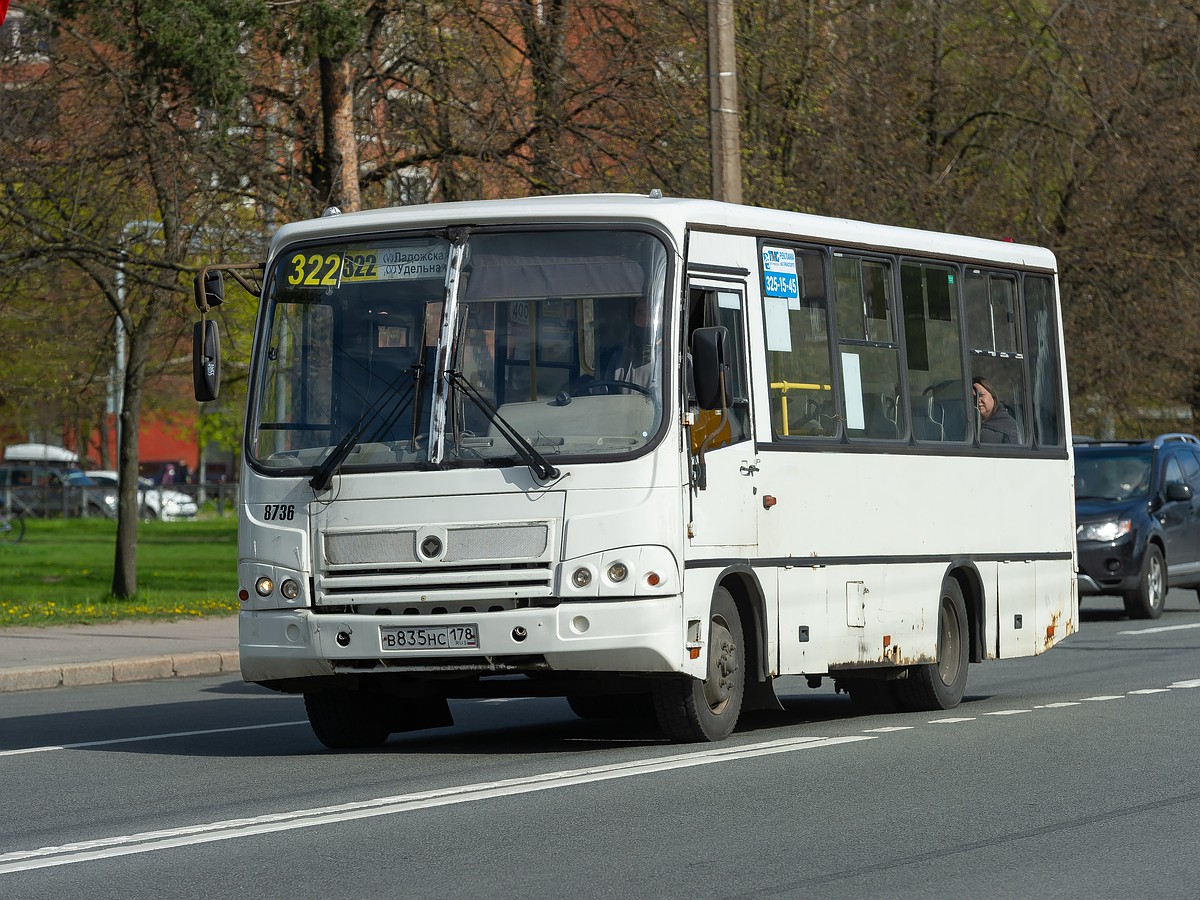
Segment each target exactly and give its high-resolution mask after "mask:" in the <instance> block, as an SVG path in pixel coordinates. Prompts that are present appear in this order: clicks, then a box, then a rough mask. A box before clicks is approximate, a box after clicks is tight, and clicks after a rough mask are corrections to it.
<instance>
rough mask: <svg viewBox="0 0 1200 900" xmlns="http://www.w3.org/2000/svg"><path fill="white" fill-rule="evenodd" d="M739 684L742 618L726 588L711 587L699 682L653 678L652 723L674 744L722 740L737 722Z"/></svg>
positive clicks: (741, 676) (742, 689)
mask: <svg viewBox="0 0 1200 900" xmlns="http://www.w3.org/2000/svg"><path fill="white" fill-rule="evenodd" d="M745 687H746V644H745V640H744V638H743V635H742V618H741V615H740V614H739V613H738V608H737V604H736V603H734V602H733V597H732V596H731V595H730V593H729V591H727V590H725V589H724V588H717V589H716V591H714V592H713V600H712V610H711V612H710V613H709V628H708V667H707V675H706V677H705V679H704V681H698V680H696V679H694V678H670V679H664V680H661V681H656V682H655V684H654V711H655V713H656V715H657V716H658V724H659V725H660V726H661V727H662V730H663V732H664V733H665V734H666V735H667V737H669V738H670V739H671V740H673V741H676V742H677V743H695V742H701V741H719V740H723V739H724V738H726V737H728V736H729V735H730V734H731V733H732V732H733V729H734V726H736V725H737V720H738V716H739V715H741V712H742V698H743V695H744V693H745Z"/></svg>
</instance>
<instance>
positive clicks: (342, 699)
mask: <svg viewBox="0 0 1200 900" xmlns="http://www.w3.org/2000/svg"><path fill="white" fill-rule="evenodd" d="M380 706H381V704H380V701H379V700H378V699H377V698H375V697H371V696H368V695H365V694H363V693H362V692H361V691H351V690H342V689H337V690H327V691H309V692H307V693H305V695H304V710H305V712H307V713H308V724H309V725H311V726H312V730H313V734H315V735H316V736H317V740H319V741H320V742H321V743H322V744H324V745H325V746H326V747H328V748H329V749H331V750H355V749H363V748H367V747H378V746H380V745H381V744H383V742H384V741H386V740H387V739H388V735H389V734H391V730H390V728H389V727H388V725H387V724H386V723H387V716H386V714H385V710H383V709H381V708H380Z"/></svg>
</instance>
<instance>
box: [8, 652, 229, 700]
mask: <svg viewBox="0 0 1200 900" xmlns="http://www.w3.org/2000/svg"><path fill="white" fill-rule="evenodd" d="M239 660H240V658H239V656H238V652H237V651H236V650H210V651H207V652H202V653H181V654H179V655H178V656H143V657H139V658H136V659H114V660H104V661H100V662H86V663H62V664H59V665H52V666H30V667H28V668H25V669H0V694H2V693H8V692H11V691H35V690H43V689H45V688H56V687H81V686H84V685H92V684H117V683H122V682H129V681H156V680H160V679H164V678H190V677H194V676H197V675H225V674H231V673H236V674H238V675H241V667H240V661H239Z"/></svg>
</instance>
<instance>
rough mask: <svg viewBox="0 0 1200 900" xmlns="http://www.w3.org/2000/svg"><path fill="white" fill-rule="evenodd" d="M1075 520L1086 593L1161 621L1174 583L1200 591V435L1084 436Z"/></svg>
mask: <svg viewBox="0 0 1200 900" xmlns="http://www.w3.org/2000/svg"><path fill="white" fill-rule="evenodd" d="M1075 524H1076V528H1075V536H1076V539H1077V541H1078V548H1079V595H1080V597H1085V596H1088V595H1089V594H1090V595H1095V594H1113V595H1117V596H1120V597H1122V598H1123V599H1124V601H1125V611H1126V612H1127V613H1129V615H1130V616H1131V617H1133V618H1135V619H1157V618H1158V617H1159V616H1161V615H1162V611H1163V602H1164V600H1165V599H1166V596H1167V587H1168V586H1170V587H1190V588H1197V589H1200V439H1198V438H1196V437H1195V436H1194V435H1190V434H1163V435H1159V436H1158V437H1156V438H1153V439H1152V440H1130V441H1092V440H1077V442H1076V444H1075Z"/></svg>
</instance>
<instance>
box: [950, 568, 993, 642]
mask: <svg viewBox="0 0 1200 900" xmlns="http://www.w3.org/2000/svg"><path fill="white" fill-rule="evenodd" d="M943 578H953V579H954V580H955V581H957V582H958V587H959V589H960V590H961V591H962V595H963V601H964V602H965V603H966V604H967V626H968V632H969V634H970V650H969V656H968V658H969V659H970V660H971V662H983V660H984V647H983V643H984V634H986V628H985V622H984V609H985V608H986V607H987V603H986V602H985V598H986V590H985V589H984V586H983V576H982V575H980V574H979V569H978V568H976V566H975V562H974V561H973V560H970V559H956V560H954V561H952V562H951V563H950V566H949V567H948V568H947V569H946V574H945V575H944V576H943Z"/></svg>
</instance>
